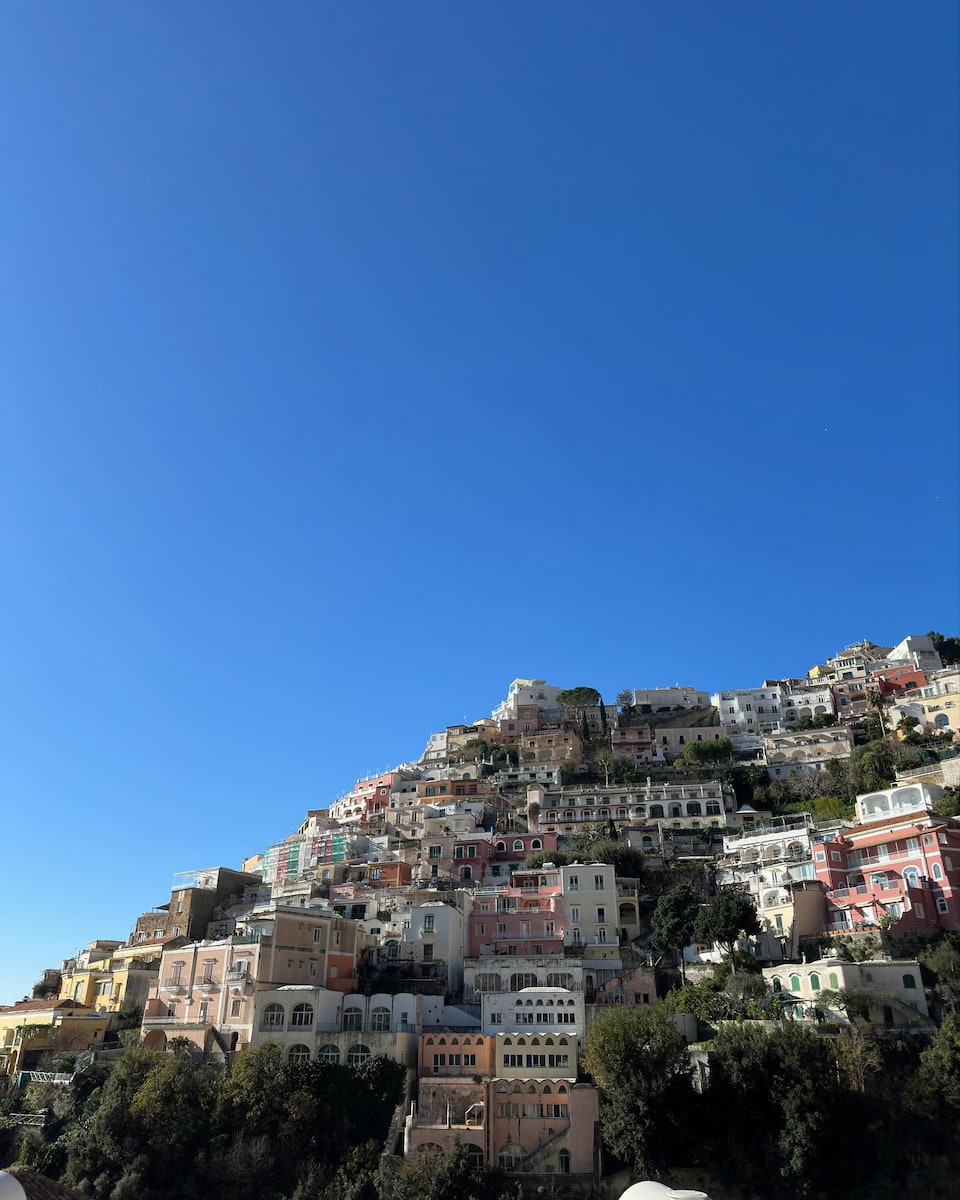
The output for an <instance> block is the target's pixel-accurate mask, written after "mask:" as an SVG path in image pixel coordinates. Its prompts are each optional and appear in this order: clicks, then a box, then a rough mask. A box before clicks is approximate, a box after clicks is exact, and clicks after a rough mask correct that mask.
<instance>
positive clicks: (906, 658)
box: [887, 633, 943, 671]
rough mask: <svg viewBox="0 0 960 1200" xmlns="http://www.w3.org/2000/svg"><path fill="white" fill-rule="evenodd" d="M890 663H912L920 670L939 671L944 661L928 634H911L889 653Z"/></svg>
mask: <svg viewBox="0 0 960 1200" xmlns="http://www.w3.org/2000/svg"><path fill="white" fill-rule="evenodd" d="M887 660H888V662H890V663H898V664H899V663H912V664H913V666H914V667H916V668H917V670H918V671H939V670H940V669H941V668H942V666H943V663H942V661H941V659H940V655H939V654H938V653H937V651H936V649H935V648H934V645H933V641H932V640H931V639H930V638H929V637H927V635H926V634H920V635H918V634H915V633H914V634H911V635H910V636H909V637H905V638H904V639H903V641H902V642H898V643H897V645H896V646H894V648H893V649H892V650H891V651H890V653H889V654H888V655H887Z"/></svg>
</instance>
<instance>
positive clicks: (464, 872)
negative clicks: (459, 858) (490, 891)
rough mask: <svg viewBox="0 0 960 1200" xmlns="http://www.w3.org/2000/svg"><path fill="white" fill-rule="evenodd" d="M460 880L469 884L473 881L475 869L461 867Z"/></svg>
mask: <svg viewBox="0 0 960 1200" xmlns="http://www.w3.org/2000/svg"><path fill="white" fill-rule="evenodd" d="M460 878H461V880H463V881H464V882H467V881H468V880H470V879H472V878H473V867H461V868H460Z"/></svg>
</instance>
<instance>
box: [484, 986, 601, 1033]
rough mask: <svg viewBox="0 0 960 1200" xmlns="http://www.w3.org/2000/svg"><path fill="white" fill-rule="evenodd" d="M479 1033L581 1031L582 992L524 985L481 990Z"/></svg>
mask: <svg viewBox="0 0 960 1200" xmlns="http://www.w3.org/2000/svg"><path fill="white" fill-rule="evenodd" d="M480 1004H481V1032H482V1033H487V1034H495V1033H511V1032H516V1031H520V1032H524V1031H526V1032H535V1033H556V1032H557V1030H559V1031H560V1032H561V1033H574V1034H577V1035H578V1036H580V1037H582V1036H583V1034H584V1031H585V1025H584V1022H585V1015H584V1004H583V992H582V991H580V990H577V991H571V990H570V989H569V988H562V987H525V988H521V989H520V990H519V991H514V992H483V993H481V999H480Z"/></svg>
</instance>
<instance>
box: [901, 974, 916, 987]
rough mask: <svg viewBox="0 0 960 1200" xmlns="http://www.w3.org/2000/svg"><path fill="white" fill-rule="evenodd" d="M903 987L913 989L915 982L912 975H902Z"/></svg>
mask: <svg viewBox="0 0 960 1200" xmlns="http://www.w3.org/2000/svg"><path fill="white" fill-rule="evenodd" d="M903 986H904V987H905V988H915V987H916V986H917V981H916V979H914V977H913V976H912V975H904V977H903Z"/></svg>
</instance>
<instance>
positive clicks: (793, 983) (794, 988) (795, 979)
mask: <svg viewBox="0 0 960 1200" xmlns="http://www.w3.org/2000/svg"><path fill="white" fill-rule="evenodd" d="M790 991H791V992H799V991H800V976H799V975H791V976H790Z"/></svg>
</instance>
